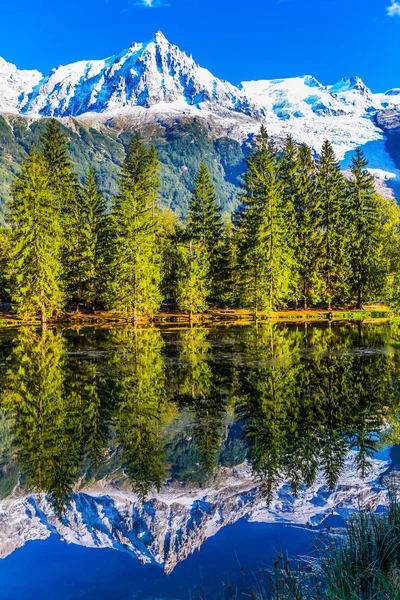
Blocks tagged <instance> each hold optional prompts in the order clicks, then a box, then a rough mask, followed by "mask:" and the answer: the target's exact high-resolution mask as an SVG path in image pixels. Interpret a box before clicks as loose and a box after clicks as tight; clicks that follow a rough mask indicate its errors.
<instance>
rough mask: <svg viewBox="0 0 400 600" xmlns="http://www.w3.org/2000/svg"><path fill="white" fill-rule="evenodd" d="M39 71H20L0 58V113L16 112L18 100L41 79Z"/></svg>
mask: <svg viewBox="0 0 400 600" xmlns="http://www.w3.org/2000/svg"><path fill="white" fill-rule="evenodd" d="M42 77H43V75H42V74H41V73H39V71H20V70H19V69H17V67H16V66H15V65H11V64H10V63H8V62H6V61H5V60H4V59H2V58H1V57H0V111H1V112H8V111H9V112H17V111H18V108H17V107H18V105H19V102H20V99H21V98H22V97H23V96H24V94H25V93H27V92H29V91H30V90H32V89H33V88H34V87H35V86H36V85H37V84H38V83H39V81H40V80H41V79H42Z"/></svg>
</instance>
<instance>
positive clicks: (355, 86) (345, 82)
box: [330, 76, 371, 93]
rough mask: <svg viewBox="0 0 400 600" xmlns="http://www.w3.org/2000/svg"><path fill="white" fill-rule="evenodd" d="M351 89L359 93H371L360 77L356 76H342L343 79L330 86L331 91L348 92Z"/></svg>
mask: <svg viewBox="0 0 400 600" xmlns="http://www.w3.org/2000/svg"><path fill="white" fill-rule="evenodd" d="M353 90H354V91H357V92H361V93H371V92H370V90H369V88H368V87H367V86H366V85H365V83H364V82H363V80H362V79H361V77H357V76H353V77H343V79H341V80H340V81H338V83H335V85H333V86H332V87H331V88H330V91H331V92H332V93H338V92H339V93H340V92H350V91H353Z"/></svg>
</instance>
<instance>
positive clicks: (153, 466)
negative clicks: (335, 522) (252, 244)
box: [0, 324, 399, 572]
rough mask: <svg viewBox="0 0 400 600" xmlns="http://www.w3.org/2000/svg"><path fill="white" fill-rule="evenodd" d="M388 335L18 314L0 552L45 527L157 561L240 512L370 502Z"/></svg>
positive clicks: (352, 329)
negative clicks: (94, 324) (127, 324)
mask: <svg viewBox="0 0 400 600" xmlns="http://www.w3.org/2000/svg"><path fill="white" fill-rule="evenodd" d="M396 346H397V330H395V329H390V328H389V326H383V327H380V326H374V325H365V326H361V325H359V326H357V325H355V326H351V325H348V326H340V325H334V326H333V327H332V328H328V327H322V326H321V327H317V326H313V327H310V326H308V327H307V326H306V327H304V326H303V327H286V326H282V325H271V324H266V325H261V326H258V327H248V328H231V329H225V328H221V329H219V328H218V329H214V330H211V331H210V330H206V329H191V330H182V331H174V330H172V331H171V330H169V331H163V330H156V329H154V330H136V331H135V330H134V329H116V330H115V331H109V330H99V331H94V330H88V331H86V333H83V334H81V333H79V332H66V333H63V332H60V331H57V330H47V331H45V332H34V331H32V330H31V329H21V330H19V332H18V334H17V335H16V337H15V338H14V339H12V340H10V339H3V340H1V342H0V352H1V353H2V356H3V357H4V359H5V361H4V362H3V363H2V364H3V365H4V366H3V367H2V368H3V369H4V378H3V396H2V408H3V414H2V417H1V419H0V465H1V475H2V476H1V478H0V492H1V495H2V497H3V501H2V502H1V503H0V555H1V556H5V555H7V554H9V553H10V552H12V551H13V550H14V549H15V548H17V547H19V546H21V545H23V544H24V543H25V542H26V541H27V540H29V539H44V538H46V537H48V536H49V535H50V534H51V533H56V534H57V535H59V536H60V537H61V538H62V539H65V540H66V541H68V542H73V543H78V544H81V545H85V546H100V547H103V546H104V547H114V548H116V549H119V550H122V551H126V552H130V553H132V554H133V555H136V556H138V557H139V558H140V560H141V561H143V562H150V561H151V562H154V563H156V564H160V565H163V566H164V568H165V569H166V571H168V572H169V571H171V570H172V569H173V568H174V566H175V565H176V564H177V562H179V561H180V560H183V559H184V558H186V556H187V555H188V554H189V553H191V552H192V551H193V550H194V549H195V548H197V547H199V546H200V545H201V544H202V542H203V541H204V540H205V539H207V538H208V537H210V536H212V535H214V534H215V533H216V532H217V531H218V530H219V529H221V528H222V527H224V526H225V525H227V524H230V523H234V522H236V521H237V520H238V519H240V518H242V517H246V518H248V519H250V520H255V521H277V520H279V521H288V522H293V523H299V524H300V523H301V524H305V523H307V522H313V523H317V522H320V521H321V520H323V519H324V518H325V517H326V516H327V515H328V514H329V513H330V512H332V511H336V512H339V513H340V514H343V513H347V512H348V511H349V510H352V509H356V508H358V506H359V504H360V502H363V503H366V504H367V505H371V506H372V507H374V508H377V507H378V506H379V505H381V504H383V503H385V502H386V492H385V490H384V487H383V486H382V485H381V483H380V476H381V474H382V473H383V472H384V471H385V470H386V469H387V466H388V464H389V461H388V459H387V453H386V454H385V453H383V454H382V453H380V454H379V457H380V458H379V459H378V457H377V456H376V452H377V451H378V450H379V449H382V448H384V447H386V446H387V445H390V444H391V443H394V442H395V441H396V440H397V439H398V433H397V432H398V418H397V415H398V408H399V393H398V383H397V381H398V369H399V358H398V356H397V352H396ZM382 456H384V457H386V458H383V459H382ZM19 472H21V475H19ZM13 488H14V489H13ZM12 490H13V491H12ZM157 490H158V491H157ZM43 493H44V494H43Z"/></svg>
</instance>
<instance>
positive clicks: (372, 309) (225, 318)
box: [0, 306, 393, 327]
mask: <svg viewBox="0 0 400 600" xmlns="http://www.w3.org/2000/svg"><path fill="white" fill-rule="evenodd" d="M392 316H393V315H392V313H391V311H390V308H389V307H387V306H366V307H365V308H364V310H355V309H351V308H344V309H336V310H333V311H331V312H329V311H327V310H325V309H314V310H290V309H288V310H283V311H277V312H274V313H267V312H260V313H258V315H257V320H259V321H266V320H268V321H282V322H318V321H360V320H362V321H365V320H387V319H390V318H392ZM189 320H190V319H189V314H188V313H185V312H181V311H161V312H159V313H157V314H155V315H153V316H152V317H151V318H150V317H145V316H143V317H139V325H148V324H149V323H154V324H163V323H182V324H184V323H189ZM252 321H255V315H254V313H253V312H252V311H250V310H246V309H217V308H210V309H209V310H208V311H207V312H205V313H202V314H197V315H194V316H193V321H192V322H193V323H210V322H212V323H215V322H234V323H236V324H238V325H239V324H246V323H249V322H252ZM90 322H92V323H130V322H132V316H130V315H124V314H119V313H117V312H108V311H104V310H97V311H95V312H92V311H89V310H80V311H79V312H77V311H75V310H71V311H65V312H63V313H60V314H59V315H58V317H57V318H53V319H49V323H90ZM21 324H24V325H37V324H40V318H39V316H38V317H37V318H36V319H29V321H27V320H24V319H21V318H20V317H19V316H18V315H17V313H16V310H15V309H12V310H10V309H9V308H8V309H4V308H3V310H1V307H0V325H1V326H2V327H7V326H13V325H14V326H15V325H21Z"/></svg>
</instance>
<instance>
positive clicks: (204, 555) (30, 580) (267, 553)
mask: <svg viewBox="0 0 400 600" xmlns="http://www.w3.org/2000/svg"><path fill="white" fill-rule="evenodd" d="M314 539H315V534H314V533H312V532H310V531H308V530H305V529H301V528H293V527H289V526H285V525H280V524H260V523H248V522H247V521H245V520H242V521H239V522H238V523H236V524H235V525H231V526H229V527H225V528H224V529H223V530H222V531H220V532H219V533H218V534H217V535H216V536H215V537H214V538H211V539H209V540H207V541H206V542H205V543H204V544H203V546H202V548H201V551H200V552H198V551H196V552H195V554H193V555H192V556H190V557H189V558H188V559H187V560H186V561H183V562H182V563H180V564H178V566H177V567H176V569H175V570H174V571H173V573H172V574H171V575H169V576H167V575H165V574H164V572H163V570H162V569H161V568H159V567H156V566H152V565H141V564H140V563H139V562H138V561H137V560H136V559H134V558H132V557H131V556H129V555H127V554H123V553H120V552H116V551H114V550H98V549H88V548H82V547H80V546H73V545H68V544H66V543H64V542H61V541H59V540H58V539H57V538H56V537H51V538H49V539H48V540H45V541H34V542H28V543H27V544H26V545H25V546H24V547H23V548H21V549H19V550H17V551H16V552H14V553H13V554H12V555H11V556H9V557H8V558H6V559H5V560H2V561H0V581H1V592H0V597H1V599H2V600H55V599H57V600H77V599H78V598H79V599H80V598H85V600H128V599H129V600H132V599H140V600H189V599H195V598H208V599H209V600H210V599H212V600H214V599H216V600H217V599H222V598H224V597H227V595H224V591H225V593H226V592H227V587H226V586H227V585H228V584H230V585H232V587H233V589H234V590H238V591H240V590H241V589H243V590H248V591H251V590H252V589H254V588H255V586H256V581H257V580H259V579H260V568H265V567H268V568H269V567H270V566H271V565H272V561H273V559H274V558H275V557H276V556H277V554H279V553H280V552H281V551H282V549H289V550H290V553H291V554H292V555H298V554H303V553H304V554H305V553H312V552H313V548H312V545H313V542H314ZM242 569H243V571H242ZM242 572H243V573H244V577H242V576H241V573H242Z"/></svg>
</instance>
